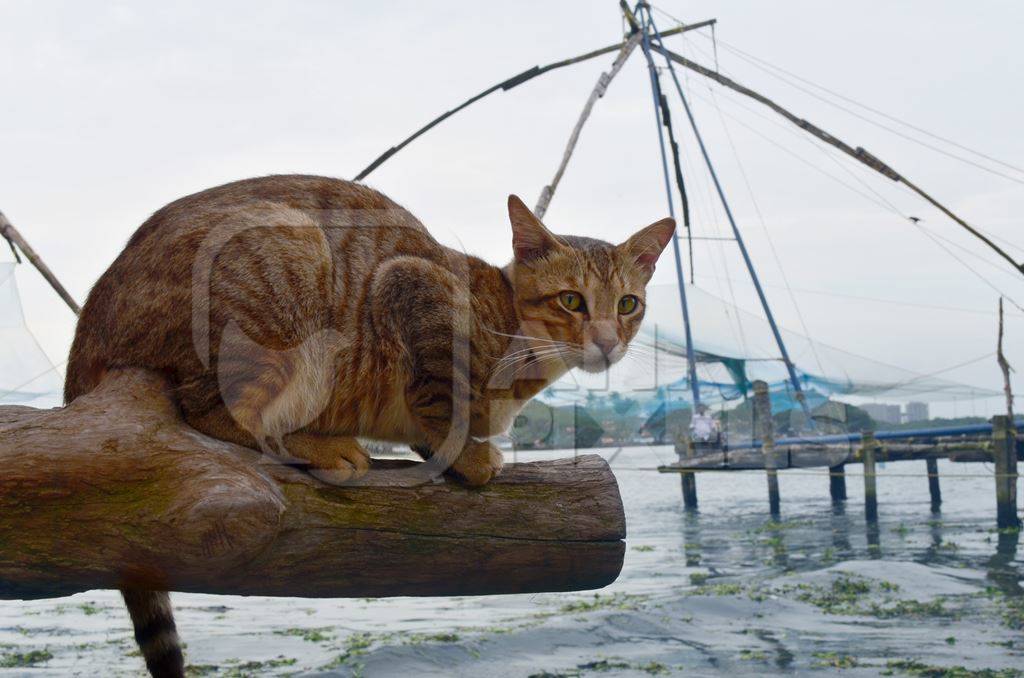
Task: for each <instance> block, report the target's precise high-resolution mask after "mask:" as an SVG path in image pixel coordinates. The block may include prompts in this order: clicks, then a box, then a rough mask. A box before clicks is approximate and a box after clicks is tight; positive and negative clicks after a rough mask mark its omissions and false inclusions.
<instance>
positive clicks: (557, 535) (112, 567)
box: [0, 370, 626, 599]
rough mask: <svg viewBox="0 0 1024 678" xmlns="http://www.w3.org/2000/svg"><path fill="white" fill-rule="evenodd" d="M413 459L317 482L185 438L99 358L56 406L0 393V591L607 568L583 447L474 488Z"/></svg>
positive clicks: (505, 587) (435, 578)
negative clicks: (12, 402) (104, 369)
mask: <svg viewBox="0 0 1024 678" xmlns="http://www.w3.org/2000/svg"><path fill="white" fill-rule="evenodd" d="M423 467H424V465H423V464H416V463H414V462H413V463H410V462H405V463H403V464H402V465H401V466H399V467H397V468H396V463H395V462H392V463H390V464H389V463H388V462H387V461H386V460H374V462H373V465H372V466H371V470H370V473H369V474H368V475H367V476H365V477H364V478H362V479H361V480H360V481H359V482H360V484H359V486H332V485H326V484H324V483H322V482H320V481H318V480H316V479H314V478H313V477H312V476H310V475H309V474H307V473H304V472H302V471H300V470H297V469H295V468H291V467H289V466H284V465H282V464H278V463H267V460H266V459H265V458H263V457H262V456H261V455H260V454H259V453H258V452H256V451H255V450H250V449H248V448H244V447H239V446H237V445H231V444H229V443H225V442H223V441H220V440H214V439H212V438H208V437H206V436H204V435H202V434H200V433H199V432H198V431H195V430H194V429H191V428H189V427H188V426H187V425H186V424H185V423H184V422H183V421H182V420H181V416H180V414H179V413H178V410H177V408H176V407H175V405H174V403H173V402H172V401H171V400H170V399H169V398H168V397H167V394H166V389H165V384H164V383H163V381H162V380H161V379H160V378H159V377H157V376H156V375H154V374H151V373H147V372H143V371H139V370H126V371H117V370H115V371H112V372H109V373H108V374H107V376H106V377H104V380H103V382H102V383H101V384H100V385H99V386H98V387H97V388H96V389H95V390H93V391H92V392H90V393H88V394H86V395H84V396H82V397H80V398H77V399H76V400H75V401H74V402H73V403H71V404H70V405H68V406H67V407H65V408H63V409H57V410H35V409H32V408H28V407H14V406H7V407H0V468H2V469H3V471H2V472H0V598H2V599H7V598H42V597H52V596H64V595H69V594H71V593H75V592H78V591H86V590H89V589H97V588H122V587H125V586H129V587H134V588H146V589H158V590H171V591H194V592H205V593H221V594H237V595H269V596H302V597H332V598H333V597H345V596H353V597H379V596H398V595H401V596H417V595H419V596H422V595H430V596H435V595H444V596H459V595H475V594H485V593H486V594H493V593H526V592H534V591H567V590H578V589H589V588H600V587H602V586H606V585H608V584H610V583H611V582H613V581H614V580H615V578H616V576H617V575H618V572H619V569H620V567H621V565H622V558H623V554H624V550H625V544H624V542H623V541H622V539H623V537H624V536H625V529H626V525H625V519H624V516H623V512H622V504H621V499H620V497H619V493H618V489H617V486H616V483H615V478H614V476H613V475H612V473H611V470H610V469H609V468H608V464H607V463H606V462H605V461H604V460H603V459H601V458H600V457H598V456H596V455H585V456H581V457H579V458H577V459H559V460H552V461H543V462H534V463H528V464H508V465H506V466H505V470H504V472H503V473H502V474H501V476H500V477H498V478H497V479H495V480H494V481H492V482H491V483H490V484H488V485H486V486H484V487H480V488H465V487H462V486H461V485H459V484H457V483H453V482H451V481H445V480H444V479H443V478H436V482H423V480H424V478H417V479H416V480H415V482H414V483H409V482H405V481H407V480H413V477H414V476H417V475H419V472H420V471H421V470H422V468H423ZM410 469H411V470H410ZM403 479H404V480H403Z"/></svg>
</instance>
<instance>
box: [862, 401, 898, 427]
mask: <svg viewBox="0 0 1024 678" xmlns="http://www.w3.org/2000/svg"><path fill="white" fill-rule="evenodd" d="M861 409H862V410H864V411H865V412H867V413H868V414H869V415H870V416H871V418H872V419H874V420H875V421H876V422H878V423H880V424H898V423H900V418H901V416H902V414H903V413H902V412H901V411H900V406H899V405H887V404H885V403H871V404H869V405H861Z"/></svg>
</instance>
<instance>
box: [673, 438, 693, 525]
mask: <svg viewBox="0 0 1024 678" xmlns="http://www.w3.org/2000/svg"><path fill="white" fill-rule="evenodd" d="M676 454H678V455H679V458H680V459H683V460H690V459H693V457H694V452H693V440H691V439H690V437H689V436H686V437H685V438H682V439H680V440H679V441H678V442H677V443H676ZM679 482H680V484H681V485H682V489H683V508H685V509H686V510H687V511H696V510H697V474H696V473H694V472H693V471H683V472H681V473H680V474H679Z"/></svg>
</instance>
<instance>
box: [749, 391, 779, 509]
mask: <svg viewBox="0 0 1024 678" xmlns="http://www.w3.org/2000/svg"><path fill="white" fill-rule="evenodd" d="M754 432H755V435H758V436H759V437H760V438H761V453H762V454H763V455H764V470H765V476H766V477H767V479H768V509H769V511H770V512H771V514H772V515H773V516H777V515H779V508H780V499H779V475H778V471H777V470H776V467H777V465H776V460H775V427H774V426H773V425H772V401H771V398H770V397H769V395H768V384H767V383H766V382H764V381H761V380H757V381H755V382H754Z"/></svg>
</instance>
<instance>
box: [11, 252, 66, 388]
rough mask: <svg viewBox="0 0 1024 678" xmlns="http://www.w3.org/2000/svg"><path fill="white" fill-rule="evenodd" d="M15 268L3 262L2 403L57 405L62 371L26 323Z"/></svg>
mask: <svg viewBox="0 0 1024 678" xmlns="http://www.w3.org/2000/svg"><path fill="white" fill-rule="evenodd" d="M14 270H15V264H14V263H13V262H0V404H3V405H31V406H33V407H56V406H57V405H60V403H61V386H62V384H61V378H60V374H59V373H58V372H57V370H56V369H55V368H54V365H53V363H52V362H50V359H49V358H48V357H47V356H46V353H44V352H43V349H42V348H41V347H40V346H39V343H38V342H37V341H36V339H35V337H33V336H32V333H31V332H29V330H28V328H27V327H26V326H25V316H24V314H23V313H22V310H21V298H20V297H19V296H18V286H17V283H16V281H15V277H14Z"/></svg>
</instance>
